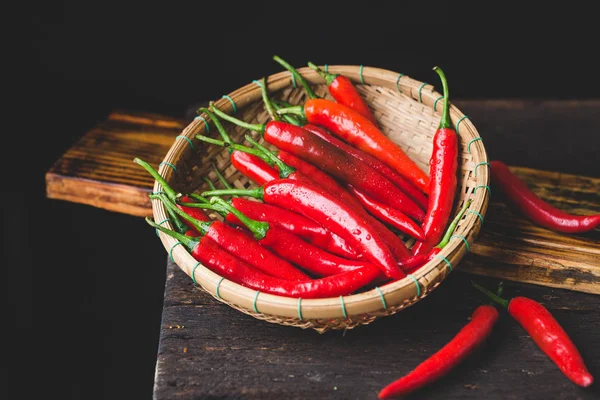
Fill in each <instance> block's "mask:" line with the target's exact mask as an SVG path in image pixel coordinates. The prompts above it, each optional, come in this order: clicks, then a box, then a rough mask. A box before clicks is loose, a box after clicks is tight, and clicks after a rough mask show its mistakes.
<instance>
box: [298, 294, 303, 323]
mask: <svg viewBox="0 0 600 400" xmlns="http://www.w3.org/2000/svg"><path fill="white" fill-rule="evenodd" d="M298 318H300V321H302V298H298Z"/></svg>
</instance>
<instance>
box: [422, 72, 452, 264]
mask: <svg viewBox="0 0 600 400" xmlns="http://www.w3.org/2000/svg"><path fill="white" fill-rule="evenodd" d="M433 70H434V71H435V72H437V74H438V75H439V76H440V78H441V80H442V85H443V87H444V111H443V113H442V119H441V121H440V126H439V128H438V129H437V131H436V132H435V135H434V137H433V152H432V153H431V160H430V162H429V166H430V167H429V175H430V176H431V185H430V187H431V189H430V193H429V205H428V207H427V215H426V216H425V219H424V220H423V223H422V225H421V227H422V228H423V232H424V233H425V237H426V240H424V241H420V242H417V244H416V245H415V246H414V247H413V254H420V253H424V252H427V251H429V250H430V249H431V248H432V247H433V246H434V245H435V243H437V242H439V241H440V239H441V237H442V235H443V233H444V227H445V226H446V224H447V223H448V219H449V218H450V213H451V212H452V203H453V202H454V197H455V194H456V184H457V179H456V171H457V169H458V134H457V133H456V131H455V130H454V127H453V126H452V121H450V113H449V108H450V98H449V94H448V83H447V81H446V76H445V75H444V73H443V72H442V70H441V69H440V68H439V67H435V68H434V69H433Z"/></svg>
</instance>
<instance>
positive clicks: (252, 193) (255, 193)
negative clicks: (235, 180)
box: [202, 187, 264, 200]
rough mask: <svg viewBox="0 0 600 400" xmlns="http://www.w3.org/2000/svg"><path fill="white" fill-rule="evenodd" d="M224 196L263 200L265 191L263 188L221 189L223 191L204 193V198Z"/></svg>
mask: <svg viewBox="0 0 600 400" xmlns="http://www.w3.org/2000/svg"><path fill="white" fill-rule="evenodd" d="M223 195H234V196H247V197H254V198H255V199H260V200H262V198H263V195H264V190H263V188H262V187H257V188H255V189H221V190H209V191H206V192H203V193H202V196H223Z"/></svg>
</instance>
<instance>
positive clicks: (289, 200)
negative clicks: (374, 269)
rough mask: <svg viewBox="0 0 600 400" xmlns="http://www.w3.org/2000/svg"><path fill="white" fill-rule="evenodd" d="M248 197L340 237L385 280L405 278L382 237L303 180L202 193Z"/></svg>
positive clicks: (355, 215) (282, 180)
mask: <svg viewBox="0 0 600 400" xmlns="http://www.w3.org/2000/svg"><path fill="white" fill-rule="evenodd" d="M228 194H229V195H238V196H250V197H254V198H257V199H262V200H263V201H264V202H265V203H268V204H273V205H277V206H280V207H284V208H287V209H290V210H292V211H294V212H297V213H299V214H302V215H304V216H306V217H308V218H311V219H312V220H314V221H320V222H321V224H322V225H323V226H324V227H325V228H327V229H329V230H330V231H332V232H333V233H335V234H337V235H338V236H340V237H342V238H343V239H345V240H346V242H348V244H349V245H351V246H352V247H353V248H355V249H356V250H357V251H358V252H361V253H363V254H364V255H365V257H366V258H367V259H369V260H370V261H371V262H373V263H374V264H375V265H377V266H378V267H379V268H380V269H381V270H382V271H383V272H384V273H385V275H386V276H387V277H390V278H394V279H400V278H403V277H404V276H406V275H405V274H404V273H403V272H402V271H401V270H400V268H398V266H397V265H396V260H395V258H394V256H393V255H392V253H391V252H390V249H389V247H388V246H387V244H386V243H385V242H384V240H383V238H382V237H381V236H380V235H379V234H378V233H377V231H376V230H375V229H374V228H373V226H372V225H370V224H369V223H368V222H367V221H366V220H365V219H364V218H362V217H361V216H360V215H359V214H358V213H356V211H354V210H353V209H352V208H351V207H349V206H348V205H346V204H345V203H342V201H341V200H339V199H338V198H337V197H335V194H329V193H325V192H324V191H322V190H321V189H320V188H319V187H317V186H315V185H314V184H312V183H308V182H305V181H293V180H290V179H278V180H274V181H271V182H267V183H266V184H265V185H264V186H263V187H259V188H256V189H247V190H244V189H229V190H214V191H208V192H204V193H203V194H202V195H203V196H208V195H210V196H218V195H228Z"/></svg>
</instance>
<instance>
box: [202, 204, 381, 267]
mask: <svg viewBox="0 0 600 400" xmlns="http://www.w3.org/2000/svg"><path fill="white" fill-rule="evenodd" d="M210 202H211V204H213V205H216V208H217V209H219V208H220V209H222V210H223V211H224V212H226V213H227V215H234V216H235V217H236V219H237V220H238V221H240V224H241V225H242V226H244V227H246V228H248V229H249V230H250V232H252V234H253V235H254V238H255V239H256V240H258V242H259V243H260V244H261V245H263V246H265V247H268V248H269V249H271V250H273V251H274V252H275V253H276V254H277V255H279V256H280V257H282V258H284V259H286V260H288V261H290V262H292V263H294V264H296V265H298V266H300V267H301V268H303V269H305V270H306V271H308V272H311V273H313V274H316V275H319V276H330V275H336V274H339V273H342V272H348V271H353V270H356V269H358V268H374V269H376V270H377V271H378V272H381V271H379V269H378V268H377V267H376V266H375V265H373V264H372V263H368V262H364V261H356V260H347V259H345V258H342V257H338V256H335V255H333V254H331V253H328V252H326V251H325V250H322V249H320V248H318V247H316V246H314V245H312V244H310V243H308V242H306V241H304V240H302V239H300V237H298V236H296V235H294V234H293V233H290V232H289V231H287V230H285V229H282V228H279V227H278V226H277V225H275V224H269V223H268V222H264V221H256V220H254V219H251V218H249V217H248V216H246V215H245V214H244V213H242V212H241V211H240V210H238V209H236V208H235V207H233V206H232V205H231V204H229V203H227V202H226V201H225V200H222V199H220V198H218V197H213V198H211V200H210Z"/></svg>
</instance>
